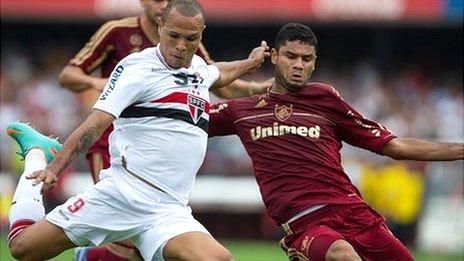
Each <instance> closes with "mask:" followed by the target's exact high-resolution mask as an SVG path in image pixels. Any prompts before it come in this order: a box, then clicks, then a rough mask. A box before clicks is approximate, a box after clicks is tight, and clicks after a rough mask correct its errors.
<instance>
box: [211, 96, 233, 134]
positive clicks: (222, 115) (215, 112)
mask: <svg viewBox="0 0 464 261" xmlns="http://www.w3.org/2000/svg"><path fill="white" fill-rule="evenodd" d="M232 103H233V101H229V102H225V103H219V104H214V105H213V106H212V107H211V108H210V110H209V124H208V135H209V136H210V137H214V136H225V135H232V134H236V133H237V132H236V130H235V124H234V117H233V112H232V107H231V105H232Z"/></svg>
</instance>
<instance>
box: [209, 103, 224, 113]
mask: <svg viewBox="0 0 464 261" xmlns="http://www.w3.org/2000/svg"><path fill="white" fill-rule="evenodd" d="M227 107H229V104H227V103H221V104H219V105H217V106H216V108H214V109H211V110H210V111H209V113H219V112H220V111H222V110H224V109H225V108H227Z"/></svg>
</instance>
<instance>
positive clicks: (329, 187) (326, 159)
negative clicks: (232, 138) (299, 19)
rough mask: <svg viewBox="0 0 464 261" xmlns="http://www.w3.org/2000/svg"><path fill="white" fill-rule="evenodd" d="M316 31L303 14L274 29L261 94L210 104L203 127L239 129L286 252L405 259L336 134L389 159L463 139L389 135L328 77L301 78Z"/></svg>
mask: <svg viewBox="0 0 464 261" xmlns="http://www.w3.org/2000/svg"><path fill="white" fill-rule="evenodd" d="M317 46H318V41H317V38H316V36H315V35H314V34H313V32H312V31H311V29H310V28H309V27H307V26H305V25H302V24H296V23H292V24H287V25H285V26H283V27H282V28H281V30H280V31H279V33H278V34H277V36H276V41H275V49H272V50H271V61H272V63H273V64H274V67H275V75H274V76H275V83H274V85H273V86H272V88H271V89H270V91H268V93H266V94H262V95H259V96H252V97H248V98H242V99H237V100H231V101H228V102H226V103H222V104H218V105H216V106H213V108H212V109H211V114H210V116H211V118H210V119H211V121H210V125H209V131H210V132H209V135H210V136H217V135H231V134H236V135H238V136H239V137H240V139H241V141H242V143H243V144H244V146H245V149H246V151H247V152H248V154H249V155H250V157H251V159H252V161H253V168H254V171H255V175H256V179H257V182H258V184H259V187H260V191H261V195H262V198H263V200H264V203H265V205H266V208H267V210H268V212H269V214H270V215H271V217H272V218H273V219H274V220H275V221H276V222H277V223H278V224H280V225H281V226H282V228H283V229H284V231H285V232H286V234H287V235H286V236H285V237H284V238H283V239H282V240H281V242H280V243H281V246H282V248H283V249H284V250H285V251H286V253H287V255H288V256H289V258H290V260H311V261H318V260H412V257H411V255H410V253H409V252H408V250H407V249H406V247H404V245H403V244H402V243H400V242H399V240H397V239H396V238H395V237H394V236H393V234H392V233H391V232H390V231H389V230H388V228H387V226H386V224H385V222H384V220H383V218H382V217H381V216H380V215H379V214H377V212H375V211H374V210H373V209H371V208H370V207H369V206H368V205H367V204H366V203H365V202H364V200H363V199H362V197H361V195H360V193H359V191H358V190H357V188H356V187H355V186H354V185H353V184H352V183H351V181H350V179H349V178H348V176H347V175H346V174H345V172H344V170H343V167H342V165H341V156H340V149H341V148H342V141H345V142H347V143H349V144H352V145H354V146H357V147H361V148H364V149H367V150H370V151H372V152H375V153H378V154H381V155H386V156H389V157H391V158H393V159H409V160H423V161H434V160H443V161H447V160H458V159H461V160H462V159H463V158H464V145H463V144H445V143H436V142H429V141H424V140H419V139H414V138H397V137H395V136H394V135H393V134H392V133H391V132H390V131H389V130H388V129H387V128H386V127H384V126H382V125H380V124H378V123H376V122H374V121H371V120H368V119H366V118H364V117H363V116H362V115H361V114H359V113H358V112H357V111H356V110H355V109H353V108H352V107H351V106H350V105H349V104H348V103H346V102H345V101H344V100H343V99H342V97H341V96H340V95H339V93H338V92H337V91H336V90H335V88H333V87H332V86H330V85H328V84H323V83H318V82H308V81H309V78H310V77H311V74H312V72H313V71H314V68H315V64H316V57H317V56H316V54H317Z"/></svg>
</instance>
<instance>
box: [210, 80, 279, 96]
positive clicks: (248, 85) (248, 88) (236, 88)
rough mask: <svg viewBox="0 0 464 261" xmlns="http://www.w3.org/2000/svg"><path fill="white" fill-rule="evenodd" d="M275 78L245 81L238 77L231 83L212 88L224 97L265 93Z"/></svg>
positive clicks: (216, 93) (215, 92)
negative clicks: (261, 80)
mask: <svg viewBox="0 0 464 261" xmlns="http://www.w3.org/2000/svg"><path fill="white" fill-rule="evenodd" d="M273 82H274V79H270V80H267V81H265V82H255V81H245V80H241V79H237V80H235V81H234V82H232V83H231V84H229V85H227V86H224V87H222V86H221V87H219V88H214V89H211V91H212V92H213V93H214V94H215V95H216V96H218V97H219V98H222V99H234V98H241V97H248V96H252V95H255V94H261V93H265V92H266V90H267V89H268V88H270V87H271V86H272V83H273Z"/></svg>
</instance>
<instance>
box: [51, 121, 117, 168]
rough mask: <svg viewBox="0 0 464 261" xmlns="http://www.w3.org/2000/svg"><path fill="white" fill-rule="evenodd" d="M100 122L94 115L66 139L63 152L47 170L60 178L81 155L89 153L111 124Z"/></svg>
mask: <svg viewBox="0 0 464 261" xmlns="http://www.w3.org/2000/svg"><path fill="white" fill-rule="evenodd" d="M99 120H100V119H98V117H96V116H95V114H94V113H92V114H91V115H90V116H89V117H88V118H87V120H86V121H85V122H84V123H82V124H81V125H80V126H79V127H78V128H77V129H76V130H75V131H74V132H73V133H72V134H71V135H70V136H69V137H68V139H66V141H65V143H64V145H63V148H62V150H61V152H60V153H59V154H58V155H57V157H56V158H55V159H54V160H53V161H52V162H51V163H50V164H49V165H48V166H47V168H46V169H47V170H49V171H51V172H53V173H55V174H56V175H57V176H58V175H59V174H60V173H61V172H62V171H63V170H64V169H65V168H66V167H67V166H69V164H71V162H72V161H73V160H74V159H75V158H76V157H77V156H78V155H79V154H80V153H85V152H87V151H88V149H89V148H90V146H92V144H93V143H94V142H95V141H97V139H98V138H100V136H101V135H102V133H103V131H104V130H105V129H106V128H107V127H108V126H109V124H110V123H111V122H109V123H106V122H105V121H99Z"/></svg>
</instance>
